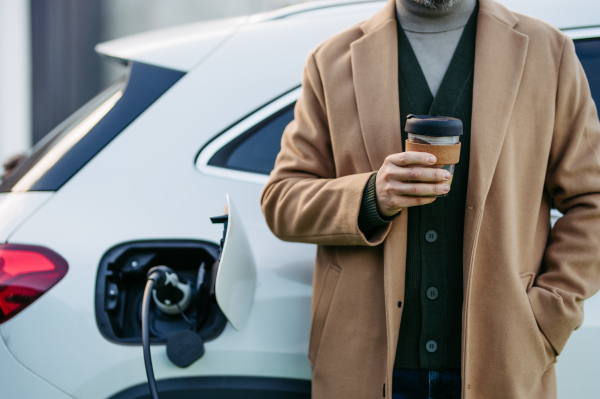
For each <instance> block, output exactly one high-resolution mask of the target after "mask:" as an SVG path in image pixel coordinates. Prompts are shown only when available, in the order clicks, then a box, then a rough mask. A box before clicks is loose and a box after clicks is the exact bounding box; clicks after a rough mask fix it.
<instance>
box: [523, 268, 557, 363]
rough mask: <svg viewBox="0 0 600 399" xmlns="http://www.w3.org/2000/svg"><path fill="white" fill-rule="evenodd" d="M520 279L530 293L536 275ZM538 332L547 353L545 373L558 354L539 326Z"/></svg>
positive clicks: (530, 273)
mask: <svg viewBox="0 0 600 399" xmlns="http://www.w3.org/2000/svg"><path fill="white" fill-rule="evenodd" d="M519 277H521V283H523V288H524V289H525V292H526V293H527V291H529V290H530V289H531V287H533V282H534V280H535V273H533V272H525V273H521V274H520V275H519ZM531 313H533V309H532V310H531ZM533 317H534V319H535V314H533ZM538 331H539V335H540V340H541V343H542V346H543V348H544V353H545V357H546V364H545V366H544V371H546V370H548V369H549V368H550V367H551V366H552V365H553V364H554V363H556V361H557V356H556V353H555V352H554V348H553V347H552V345H551V344H550V342H549V341H548V339H547V338H546V336H545V335H544V333H543V332H542V330H540V329H539V326H538Z"/></svg>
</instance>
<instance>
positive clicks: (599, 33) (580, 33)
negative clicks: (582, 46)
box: [563, 26, 600, 40]
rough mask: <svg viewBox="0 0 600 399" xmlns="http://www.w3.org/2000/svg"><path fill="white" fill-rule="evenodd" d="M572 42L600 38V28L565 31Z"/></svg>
mask: <svg viewBox="0 0 600 399" xmlns="http://www.w3.org/2000/svg"><path fill="white" fill-rule="evenodd" d="M563 33H564V34H566V35H567V36H569V37H570V38H571V39H572V40H579V39H598V38H600V26H593V27H584V28H569V29H563Z"/></svg>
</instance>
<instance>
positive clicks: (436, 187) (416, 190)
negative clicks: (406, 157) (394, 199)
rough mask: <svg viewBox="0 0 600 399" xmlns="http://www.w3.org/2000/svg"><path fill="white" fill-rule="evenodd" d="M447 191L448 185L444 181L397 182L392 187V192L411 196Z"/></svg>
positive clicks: (439, 193) (438, 193)
mask: <svg viewBox="0 0 600 399" xmlns="http://www.w3.org/2000/svg"><path fill="white" fill-rule="evenodd" d="M449 191H450V186H449V185H448V184H446V183H439V184H432V183H399V184H398V185H397V186H396V187H394V194H396V195H399V196H412V197H423V196H431V195H443V194H446V193H448V192H449Z"/></svg>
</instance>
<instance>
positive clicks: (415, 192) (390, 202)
mask: <svg viewBox="0 0 600 399" xmlns="http://www.w3.org/2000/svg"><path fill="white" fill-rule="evenodd" d="M435 162H436V159H435V156H433V155H431V154H428V153H426V152H414V151H408V152H400V153H398V154H392V155H390V156H388V157H387V158H386V159H385V162H383V165H382V166H381V169H379V172H378V173H377V180H376V181H375V196H376V198H377V209H378V210H379V213H380V214H382V215H383V216H386V217H390V216H393V215H395V214H396V213H398V212H400V211H401V210H402V208H407V207H410V206H417V205H426V204H431V203H432V202H433V201H435V197H431V196H432V195H433V196H437V195H442V194H446V193H447V192H448V191H450V186H449V185H448V184H447V183H446V182H445V181H447V180H449V179H450V177H451V176H450V172H448V171H447V170H443V169H439V168H436V167H435V166H434V164H435Z"/></svg>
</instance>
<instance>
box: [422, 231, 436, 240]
mask: <svg viewBox="0 0 600 399" xmlns="http://www.w3.org/2000/svg"><path fill="white" fill-rule="evenodd" d="M425 239H426V240H427V241H429V242H435V241H436V240H437V239H438V233H437V231H435V230H429V231H428V232H427V233H425Z"/></svg>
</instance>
